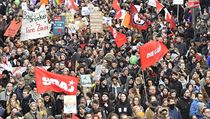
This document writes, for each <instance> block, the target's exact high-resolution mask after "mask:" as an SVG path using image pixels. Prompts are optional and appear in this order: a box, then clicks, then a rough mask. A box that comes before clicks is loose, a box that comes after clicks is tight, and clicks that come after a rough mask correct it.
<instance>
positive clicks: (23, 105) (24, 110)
mask: <svg viewBox="0 0 210 119" xmlns="http://www.w3.org/2000/svg"><path fill="white" fill-rule="evenodd" d="M31 102H34V99H33V98H32V97H31V94H29V96H28V97H26V98H23V99H22V101H21V108H22V113H23V114H24V115H25V114H26V113H28V112H29V111H30V107H29V105H30V103H31Z"/></svg>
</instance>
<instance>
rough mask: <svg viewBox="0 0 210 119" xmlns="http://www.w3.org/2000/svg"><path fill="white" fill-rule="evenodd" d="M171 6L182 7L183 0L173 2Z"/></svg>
mask: <svg viewBox="0 0 210 119" xmlns="http://www.w3.org/2000/svg"><path fill="white" fill-rule="evenodd" d="M173 4H174V5H183V4H184V0H173Z"/></svg>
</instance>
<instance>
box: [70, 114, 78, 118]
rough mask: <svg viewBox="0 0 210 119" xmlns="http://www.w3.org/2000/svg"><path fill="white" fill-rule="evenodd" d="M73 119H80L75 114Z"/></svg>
mask: <svg viewBox="0 0 210 119" xmlns="http://www.w3.org/2000/svg"><path fill="white" fill-rule="evenodd" d="M71 119H79V118H78V117H77V116H75V115H74V114H72V117H71Z"/></svg>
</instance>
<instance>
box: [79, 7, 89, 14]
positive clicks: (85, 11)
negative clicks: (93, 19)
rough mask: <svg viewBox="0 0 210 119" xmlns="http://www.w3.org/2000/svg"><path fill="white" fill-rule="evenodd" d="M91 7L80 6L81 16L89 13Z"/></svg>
mask: <svg viewBox="0 0 210 119" xmlns="http://www.w3.org/2000/svg"><path fill="white" fill-rule="evenodd" d="M90 10H91V9H90V8H89V7H82V10H81V14H82V16H87V15H90V12H91V11H90Z"/></svg>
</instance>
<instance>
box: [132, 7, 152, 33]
mask: <svg viewBox="0 0 210 119" xmlns="http://www.w3.org/2000/svg"><path fill="white" fill-rule="evenodd" d="M130 15H131V20H130V23H131V26H132V27H133V28H138V29H141V30H147V28H148V25H149V22H148V21H147V20H145V19H144V18H143V16H142V15H140V14H139V13H138V11H137V9H136V7H135V6H134V4H133V3H131V4H130Z"/></svg>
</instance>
